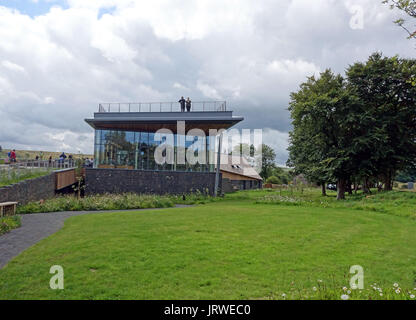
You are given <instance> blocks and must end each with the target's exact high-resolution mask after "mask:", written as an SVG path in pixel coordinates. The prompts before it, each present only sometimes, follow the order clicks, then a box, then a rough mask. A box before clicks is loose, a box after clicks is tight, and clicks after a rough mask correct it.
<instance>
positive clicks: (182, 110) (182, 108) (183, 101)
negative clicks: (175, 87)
mask: <svg viewBox="0 0 416 320" xmlns="http://www.w3.org/2000/svg"><path fill="white" fill-rule="evenodd" d="M178 102H179V103H180V104H181V112H185V102H186V101H185V99H184V97H181V99H180V100H179V101H178Z"/></svg>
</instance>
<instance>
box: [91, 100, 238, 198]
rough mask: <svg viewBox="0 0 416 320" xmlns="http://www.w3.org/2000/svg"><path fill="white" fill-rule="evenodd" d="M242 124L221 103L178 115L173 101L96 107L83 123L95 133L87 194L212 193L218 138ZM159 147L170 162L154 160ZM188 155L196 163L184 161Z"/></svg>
mask: <svg viewBox="0 0 416 320" xmlns="http://www.w3.org/2000/svg"><path fill="white" fill-rule="evenodd" d="M242 120H244V118H243V117H240V116H234V115H233V112H232V111H229V110H227V106H226V102H224V101H221V102H218V101H214V102H193V103H192V109H191V111H190V112H181V108H180V105H179V103H177V102H176V103H174V102H168V103H115V104H114V103H110V104H109V103H107V104H100V105H99V110H98V112H96V113H94V117H93V118H91V119H86V120H85V121H86V122H87V123H88V124H89V125H90V126H91V127H92V128H94V130H95V143H94V168H92V169H87V172H86V192H87V193H105V192H115V191H116V192H139V193H157V194H165V193H178V194H182V193H188V192H193V191H196V190H199V191H201V192H208V193H211V194H213V193H214V190H215V179H216V170H215V168H216V160H217V159H216V156H215V154H216V148H217V146H216V140H217V139H216V136H217V135H218V131H219V130H221V129H229V128H231V127H232V126H234V125H235V124H237V123H239V122H240V121H242ZM160 130H162V131H163V132H162V133H161V132H160ZM167 133H171V134H169V135H168V134H167ZM165 134H166V135H165ZM159 146H163V147H164V152H165V153H164V154H163V153H162V155H161V156H162V157H164V158H166V159H168V160H169V161H166V162H164V163H160V161H157V159H156V158H155V155H156V153H155V151H156V149H157V148H158V147H159ZM159 149H160V148H159ZM192 155H197V157H196V158H197V160H196V161H188V160H189V159H188V158H189V157H191V156H192ZM188 156H189V157H188ZM185 157H186V158H187V159H184V158H185ZM201 157H202V158H201ZM217 183H219V186H220V184H221V181H218V177H217Z"/></svg>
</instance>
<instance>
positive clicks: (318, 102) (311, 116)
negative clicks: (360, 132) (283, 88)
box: [288, 70, 355, 199]
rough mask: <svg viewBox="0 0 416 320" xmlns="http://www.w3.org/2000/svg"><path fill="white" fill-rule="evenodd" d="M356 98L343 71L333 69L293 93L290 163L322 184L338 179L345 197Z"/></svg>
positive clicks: (342, 194)
mask: <svg viewBox="0 0 416 320" xmlns="http://www.w3.org/2000/svg"><path fill="white" fill-rule="evenodd" d="M353 102H354V99H353V98H352V96H351V95H350V94H349V92H348V90H347V88H346V83H345V81H344V79H343V78H342V77H341V75H335V74H334V73H333V72H332V71H331V70H326V71H325V72H323V73H321V74H320V76H319V78H315V77H314V76H312V77H310V78H308V80H307V81H306V82H305V83H303V84H301V86H300V90H299V91H298V92H294V93H292V94H291V101H290V104H289V111H290V112H291V117H292V119H293V121H292V124H293V131H292V132H290V146H289V161H288V165H289V166H293V167H295V170H296V171H297V172H298V173H303V174H305V175H306V177H307V178H308V179H309V180H311V181H314V182H317V183H319V184H321V185H322V186H323V188H322V191H323V193H325V182H328V181H331V180H336V181H337V185H338V199H344V198H345V188H346V185H347V182H348V181H349V180H350V176H351V174H352V171H353V170H352V167H351V163H352V159H351V157H352V153H351V150H350V145H349V144H350V141H351V139H352V135H353V134H354V131H353V126H352V125H350V124H349V123H350V122H351V121H355V118H354V117H353V116H351V114H350V113H351V111H352V110H353V109H354V103H353Z"/></svg>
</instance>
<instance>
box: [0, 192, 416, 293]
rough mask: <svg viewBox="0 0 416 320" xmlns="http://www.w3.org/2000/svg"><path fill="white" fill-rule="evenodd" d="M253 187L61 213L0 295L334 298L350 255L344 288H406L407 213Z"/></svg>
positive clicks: (410, 276) (1, 273)
mask: <svg viewBox="0 0 416 320" xmlns="http://www.w3.org/2000/svg"><path fill="white" fill-rule="evenodd" d="M311 195H313V197H314V199H315V198H317V197H318V193H317V191H313V192H310V195H308V193H306V194H303V195H299V197H303V198H305V199H306V198H308V197H312V196H311ZM265 196H276V197H277V196H279V197H280V193H279V192H265V191H261V192H242V193H237V194H234V195H231V196H227V197H226V199H224V200H223V201H220V202H212V203H208V204H204V205H199V206H195V207H189V208H172V209H163V210H154V211H141V212H121V213H120V212H118V213H104V214H91V215H85V216H77V217H72V218H70V219H68V220H67V221H66V223H65V226H64V228H63V229H62V230H60V231H59V232H57V233H56V234H54V235H52V236H50V237H49V238H47V239H44V240H43V241H41V242H40V243H38V244H37V245H35V246H33V247H31V248H30V249H28V250H26V251H25V252H24V253H22V254H21V255H19V256H18V257H17V258H15V259H14V260H12V261H11V262H10V263H9V264H8V266H6V267H5V268H4V269H2V270H0V299H282V297H285V298H294V299H339V298H340V296H341V294H343V293H344V290H343V289H342V287H344V286H346V287H348V286H349V278H350V277H351V275H349V269H350V267H351V266H353V265H361V266H362V267H363V268H364V272H365V288H366V290H363V291H358V290H357V291H353V292H352V293H349V296H350V298H352V299H354V298H357V299H368V298H371V299H377V298H379V299H380V298H391V299H406V298H409V297H410V295H411V294H413V293H414V292H415V291H414V290H413V288H414V287H416V285H415V280H416V250H415V247H416V220H414V219H412V218H411V217H409V216H408V215H406V216H398V215H395V214H390V213H386V212H378V211H374V210H372V211H367V210H362V209H360V210H356V209H357V208H355V209H354V208H348V207H345V203H343V204H342V205H339V206H338V207H337V206H336V205H333V207H325V206H319V205H310V204H308V205H306V204H305V205H284V204H281V203H280V204H278V205H275V204H270V203H256V199H264V197H265ZM413 196H416V195H413ZM328 199H331V198H328ZM364 199H367V198H364ZM305 201H306V200H305ZM308 201H309V200H308ZM328 201H329V202H332V200H328ZM355 201H356V202H360V201H363V200H362V198H360V199H355ZM369 201H371V199H370V200H369ZM386 201H387V200H386ZM346 203H347V202H346ZM52 265H61V266H62V267H63V268H64V272H65V289H64V290H56V291H55V290H51V289H50V288H49V279H50V277H51V276H52V275H51V274H49V269H50V267H51V266H52ZM374 283H376V284H377V285H376V286H374V287H375V288H377V290H378V288H381V289H382V290H383V294H384V295H383V296H380V295H379V291H376V290H374V288H372V286H373V284H374ZM393 283H398V284H399V285H400V287H401V291H400V294H396V293H395V292H394V291H393ZM394 289H396V288H394ZM409 292H410V293H409ZM283 295H285V296H283Z"/></svg>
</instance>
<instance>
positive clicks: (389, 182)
mask: <svg viewBox="0 0 416 320" xmlns="http://www.w3.org/2000/svg"><path fill="white" fill-rule="evenodd" d="M392 179H393V175H392V170H390V169H389V170H387V173H386V177H385V180H384V191H391V190H393V183H392Z"/></svg>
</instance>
